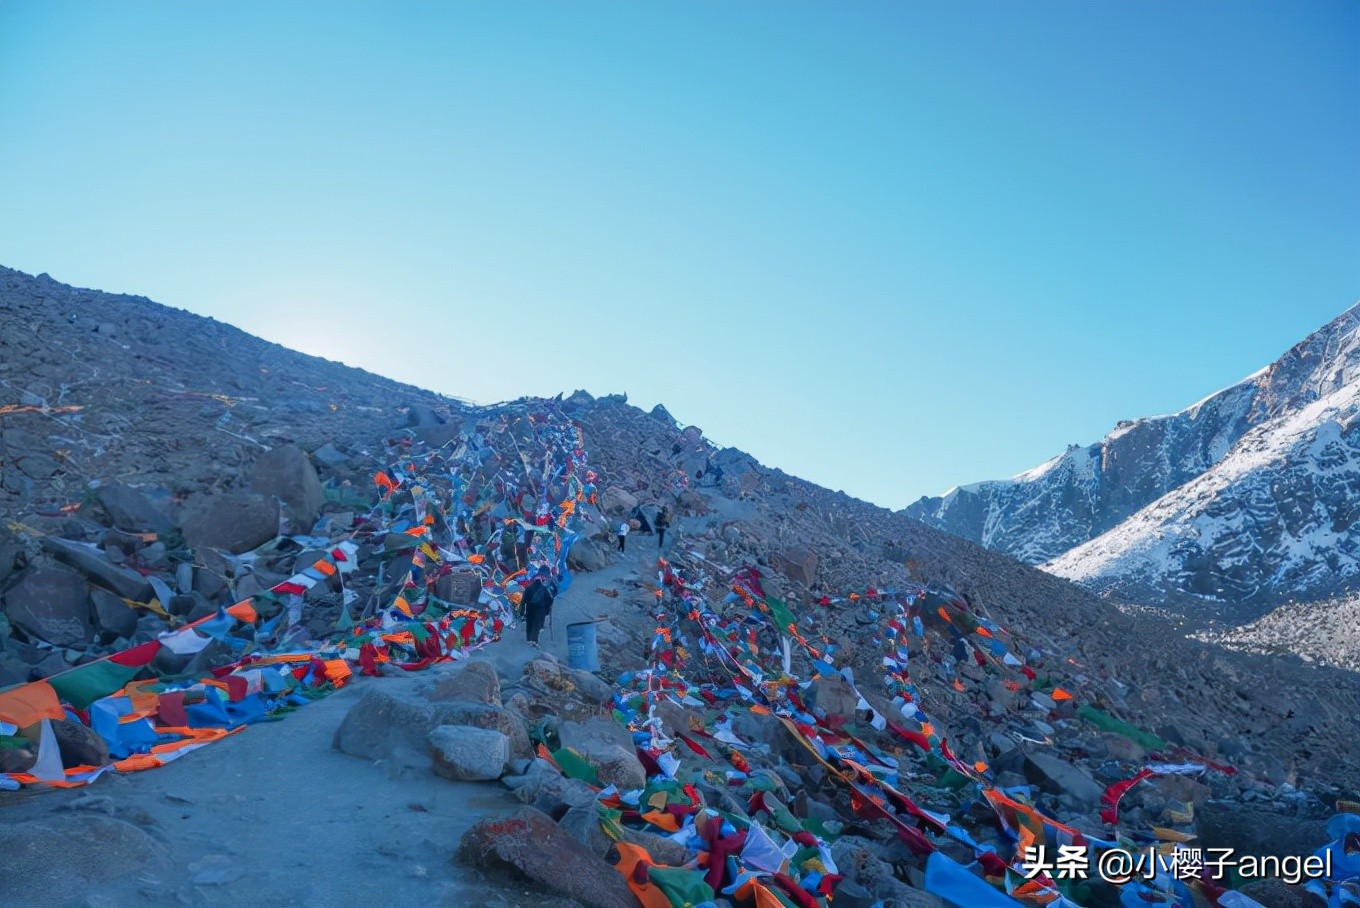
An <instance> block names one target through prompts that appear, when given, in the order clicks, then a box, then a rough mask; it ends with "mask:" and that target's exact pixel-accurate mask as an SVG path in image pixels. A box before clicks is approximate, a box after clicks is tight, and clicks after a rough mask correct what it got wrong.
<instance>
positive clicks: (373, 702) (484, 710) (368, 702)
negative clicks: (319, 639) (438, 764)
mask: <svg viewBox="0 0 1360 908" xmlns="http://www.w3.org/2000/svg"><path fill="white" fill-rule="evenodd" d="M441 725H470V726H473V727H475V728H481V729H491V730H493V731H499V732H500V733H501V734H503V735H505V736H506V737H507V738H508V739H509V741H510V756H511V757H512V758H516V759H519V758H526V757H532V756H533V747H532V745H531V744H530V743H529V735H528V733H527V732H526V731H525V730H524V725H523V724H522V722H521V721H520V720H519V719H518V717H517V716H516V714H515V713H513V712H512V711H511V710H508V709H506V708H504V707H498V706H491V705H488V704H485V703H473V702H470V701H466V700H462V701H448V702H431V701H430V700H427V699H425V698H424V697H423V696H421V694H420V691H419V689H418V688H417V687H416V686H415V682H414V681H408V680H407V679H404V678H403V679H394V680H393V681H392V682H391V683H384V684H383V686H382V687H370V688H368V689H367V690H365V691H364V695H363V696H362V697H360V698H359V702H358V703H356V704H354V706H352V707H350V710H349V712H348V713H346V714H345V718H344V720H343V721H341V723H340V727H339V728H337V729H336V730H335V737H334V739H333V740H332V746H333V747H334V748H335V749H336V750H339V751H343V752H344V753H347V754H352V755H354V756H356V757H363V758H365V759H368V760H374V761H379V760H383V761H388V763H389V765H390V766H394V767H400V768H403V769H404V768H420V769H427V768H429V767H430V765H431V764H430V744H429V735H430V732H432V731H433V730H434V729H435V728H437V727H439V726H441Z"/></svg>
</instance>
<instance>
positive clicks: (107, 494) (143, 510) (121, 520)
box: [95, 483, 175, 533]
mask: <svg viewBox="0 0 1360 908" xmlns="http://www.w3.org/2000/svg"><path fill="white" fill-rule="evenodd" d="M95 494H96V495H97V497H98V498H99V504H100V506H101V507H102V508H103V509H104V513H106V514H108V515H109V520H111V521H113V525H114V526H116V527H117V528H118V529H120V530H131V531H134V532H151V533H168V532H170V531H171V530H173V529H174V528H175V522H174V521H173V520H171V519H170V518H169V517H168V516H166V514H165V512H163V511H162V510H161V509H160V508H158V507H156V505H155V504H153V503H152V502H151V499H149V498H147V497H146V496H145V495H143V494H142V493H141V492H139V491H137V490H136V489H134V488H132V487H131V486H125V485H123V484H122V483H113V484H111V485H106V486H100V487H99V490H98V491H97V492H96V493H95Z"/></svg>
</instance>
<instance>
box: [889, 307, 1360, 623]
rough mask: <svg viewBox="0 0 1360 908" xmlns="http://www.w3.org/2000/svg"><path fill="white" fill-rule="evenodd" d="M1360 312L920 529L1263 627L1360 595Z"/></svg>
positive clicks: (926, 515)
mask: <svg viewBox="0 0 1360 908" xmlns="http://www.w3.org/2000/svg"><path fill="white" fill-rule="evenodd" d="M1357 383H1360V306H1355V307H1352V308H1350V309H1348V310H1347V311H1346V312H1344V313H1342V314H1341V315H1340V316H1338V317H1337V318H1336V319H1334V320H1333V321H1332V322H1330V323H1329V324H1327V325H1326V326H1324V327H1322V328H1321V329H1319V330H1318V331H1316V332H1314V333H1313V334H1311V335H1310V336H1309V337H1308V338H1306V339H1305V340H1303V341H1302V342H1300V343H1299V344H1297V345H1295V346H1294V347H1293V348H1291V349H1290V350H1289V351H1288V352H1287V353H1285V354H1284V355H1283V356H1282V357H1281V358H1280V359H1279V360H1277V361H1276V362H1275V363H1273V364H1271V365H1270V366H1268V367H1266V368H1265V369H1262V370H1261V371H1259V372H1257V373H1255V374H1253V375H1251V376H1248V377H1247V378H1246V379H1243V380H1242V381H1240V382H1238V383H1236V384H1234V385H1232V386H1231V387H1228V388H1226V389H1224V390H1222V391H1220V392H1217V393H1216V394H1213V395H1210V396H1209V397H1207V398H1205V399H1204V400H1202V401H1200V402H1198V403H1196V404H1194V405H1193V406H1190V407H1188V408H1186V409H1185V410H1182V411H1179V412H1177V413H1173V414H1170V415H1167V416H1159V417H1152V418H1148V419H1138V420H1131V421H1127V422H1123V423H1120V425H1119V426H1118V427H1117V428H1116V429H1115V430H1114V431H1112V432H1111V433H1110V434H1108V435H1107V436H1106V437H1105V438H1104V439H1102V440H1101V441H1100V442H1098V443H1096V444H1094V445H1089V446H1085V447H1078V446H1073V447H1071V448H1069V449H1068V450H1067V451H1066V452H1064V453H1063V454H1062V455H1059V456H1058V457H1055V458H1054V459H1052V460H1050V461H1048V462H1047V463H1045V464H1043V465H1041V466H1039V467H1036V468H1035V469H1033V470H1030V471H1027V472H1025V473H1021V474H1019V475H1018V476H1016V477H1014V478H1012V479H1009V480H1000V481H993V482H982V483H976V484H973V485H970V486H965V487H961V488H957V489H953V490H951V491H950V492H949V493H947V494H946V495H944V496H942V497H940V498H922V499H921V500H920V501H917V502H916V503H914V504H912V505H911V506H909V507H908V508H907V509H906V511H905V512H906V513H907V514H908V515H909V516H913V517H916V518H918V519H920V520H922V521H924V522H925V523H927V524H929V525H931V526H934V527H937V528H939V529H944V530H947V531H949V532H951V533H954V534H955V535H959V536H962V537H963V538H967V539H971V540H973V541H975V542H978V543H980V544H982V545H984V546H986V547H988V548H993V549H996V550H998V551H1002V552H1006V553H1008V554H1011V555H1014V556H1015V557H1017V558H1020V559H1021V560H1023V561H1026V562H1028V563H1031V564H1044V565H1046V567H1047V569H1049V570H1052V571H1053V572H1055V573H1058V574H1059V575H1061V576H1065V577H1068V578H1070V579H1075V580H1078V581H1079V582H1081V583H1083V584H1085V585H1087V586H1089V587H1090V588H1093V589H1096V590H1098V591H1100V592H1104V593H1110V594H1112V595H1116V596H1121V597H1124V598H1126V599H1129V600H1131V601H1143V602H1154V603H1163V602H1165V603H1171V604H1177V605H1181V606H1184V607H1187V608H1195V607H1199V606H1202V605H1203V604H1205V603H1208V604H1209V605H1210V606H1211V607H1214V608H1222V609H1227V610H1228V611H1231V612H1235V613H1238V614H1247V615H1248V616H1250V614H1252V613H1259V612H1260V611H1261V610H1263V609H1266V608H1269V607H1270V606H1272V605H1275V604H1278V603H1280V602H1283V601H1285V600H1286V599H1291V598H1292V599H1307V598H1325V597H1326V596H1328V595H1332V594H1334V593H1336V592H1338V591H1342V590H1345V589H1347V588H1349V587H1350V586H1351V585H1353V584H1354V583H1355V582H1356V579H1357V574H1358V573H1360V570H1358V569H1357V565H1356V562H1355V558H1354V554H1355V551H1356V546H1357V543H1358V542H1360V539H1357V533H1360V531H1357V530H1356V527H1355V521H1354V514H1353V513H1352V511H1353V508H1354V506H1355V502H1356V501H1357V500H1358V499H1357V495H1358V494H1360V461H1357V460H1356V459H1355V455H1356V454H1357V452H1358V451H1360V436H1357V435H1356V434H1355V432H1354V426H1355V423H1354V416H1355V412H1356V411H1355V393H1356V386H1357Z"/></svg>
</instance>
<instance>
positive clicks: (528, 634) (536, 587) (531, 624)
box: [523, 567, 557, 648]
mask: <svg viewBox="0 0 1360 908" xmlns="http://www.w3.org/2000/svg"><path fill="white" fill-rule="evenodd" d="M556 596H557V593H556V590H555V588H554V587H553V585H552V583H551V578H550V577H549V576H548V571H547V568H542V567H540V568H539V569H538V570H537V571H535V572H534V579H533V580H532V581H530V582H529V585H528V586H527V587H526V588H525V590H524V599H523V602H524V635H525V638H526V639H527V640H528V641H529V645H530V646H532V647H535V648H537V647H538V635H539V634H541V633H542V632H543V622H544V621H546V620H547V618H548V613H549V612H551V611H552V606H553V599H555V598H556Z"/></svg>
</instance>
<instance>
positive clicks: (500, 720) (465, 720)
mask: <svg viewBox="0 0 1360 908" xmlns="http://www.w3.org/2000/svg"><path fill="white" fill-rule="evenodd" d="M431 717H432V721H433V723H434V724H435V725H471V726H474V727H476V728H490V729H495V730H496V731H499V732H500V733H501V734H503V735H505V736H506V737H507V738H509V739H510V756H511V757H513V758H514V759H517V760H518V759H527V758H532V757H533V755H534V747H533V744H531V743H530V741H529V733H528V732H527V731H526V730H525V725H524V719H523V717H522V716H520V714H519V713H518V712H516V711H515V710H513V709H511V708H509V707H506V706H493V705H490V704H487V703H474V702H472V701H470V700H449V701H437V702H434V703H432V704H431Z"/></svg>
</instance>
